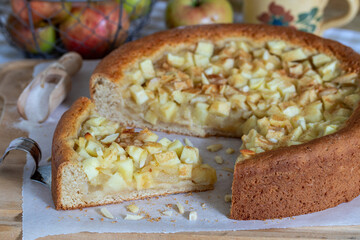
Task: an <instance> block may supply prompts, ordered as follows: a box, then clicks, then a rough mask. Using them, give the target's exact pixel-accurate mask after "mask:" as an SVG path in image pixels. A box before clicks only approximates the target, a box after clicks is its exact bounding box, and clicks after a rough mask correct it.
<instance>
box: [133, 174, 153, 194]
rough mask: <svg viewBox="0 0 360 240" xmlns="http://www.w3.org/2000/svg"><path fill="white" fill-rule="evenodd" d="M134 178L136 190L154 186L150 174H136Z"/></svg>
mask: <svg viewBox="0 0 360 240" xmlns="http://www.w3.org/2000/svg"><path fill="white" fill-rule="evenodd" d="M134 178H135V181H136V189H137V190H142V189H148V188H151V187H152V186H153V185H154V181H153V178H152V176H151V173H150V172H144V173H141V172H136V173H134Z"/></svg>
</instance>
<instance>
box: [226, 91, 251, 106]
mask: <svg viewBox="0 0 360 240" xmlns="http://www.w3.org/2000/svg"><path fill="white" fill-rule="evenodd" d="M245 101H246V95H244V94H235V95H233V96H231V98H230V102H231V105H232V107H234V108H239V109H244V110H248V109H249V107H248V106H247V105H246V103H245Z"/></svg>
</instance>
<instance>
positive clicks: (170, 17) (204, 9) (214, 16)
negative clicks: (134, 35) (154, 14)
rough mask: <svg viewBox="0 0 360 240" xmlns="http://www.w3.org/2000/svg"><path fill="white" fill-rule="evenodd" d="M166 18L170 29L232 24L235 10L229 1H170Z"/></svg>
mask: <svg viewBox="0 0 360 240" xmlns="http://www.w3.org/2000/svg"><path fill="white" fill-rule="evenodd" d="M165 18H166V25H167V27H168V28H174V27H179V26H187V25H196V24H211V23H232V22H233V10H232V7H231V4H230V3H229V2H228V1H227V0H170V1H169V3H168V5H167V8H166V15H165Z"/></svg>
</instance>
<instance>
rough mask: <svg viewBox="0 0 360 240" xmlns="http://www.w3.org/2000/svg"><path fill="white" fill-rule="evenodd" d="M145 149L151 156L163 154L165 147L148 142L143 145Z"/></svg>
mask: <svg viewBox="0 0 360 240" xmlns="http://www.w3.org/2000/svg"><path fill="white" fill-rule="evenodd" d="M143 148H145V149H146V150H147V151H148V152H149V153H150V154H154V153H158V152H161V151H162V150H163V145H161V143H156V142H147V143H145V144H144V145H143Z"/></svg>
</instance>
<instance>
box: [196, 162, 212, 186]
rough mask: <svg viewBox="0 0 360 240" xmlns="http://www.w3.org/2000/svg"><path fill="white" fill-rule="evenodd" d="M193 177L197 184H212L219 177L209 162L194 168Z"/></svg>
mask: <svg viewBox="0 0 360 240" xmlns="http://www.w3.org/2000/svg"><path fill="white" fill-rule="evenodd" d="M191 175H192V176H191V179H192V181H193V182H195V183H196V184H202V185H211V184H215V183H216V180H217V177H216V171H215V169H213V168H212V167H210V166H209V165H207V164H202V165H200V166H198V167H195V168H193V169H192V174H191Z"/></svg>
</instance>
